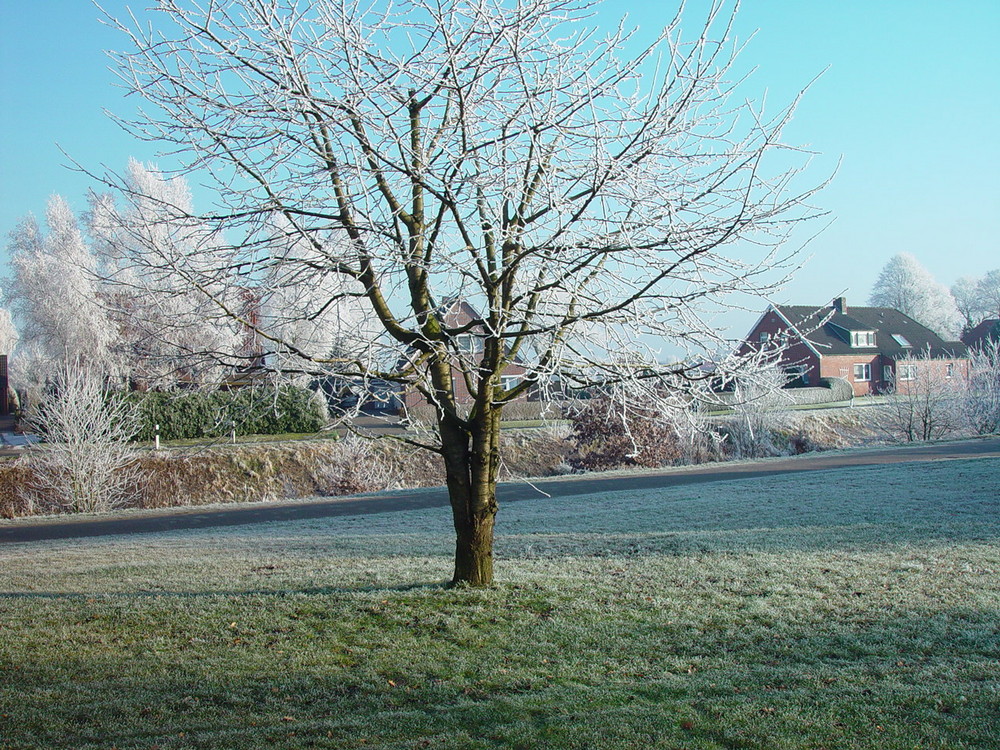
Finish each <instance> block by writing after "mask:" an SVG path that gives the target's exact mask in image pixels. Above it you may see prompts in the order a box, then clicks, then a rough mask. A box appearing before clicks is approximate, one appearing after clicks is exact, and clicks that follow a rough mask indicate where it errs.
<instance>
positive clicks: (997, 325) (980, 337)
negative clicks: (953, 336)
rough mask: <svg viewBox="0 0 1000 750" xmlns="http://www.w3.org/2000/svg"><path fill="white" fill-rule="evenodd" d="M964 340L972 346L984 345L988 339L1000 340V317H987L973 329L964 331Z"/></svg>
mask: <svg viewBox="0 0 1000 750" xmlns="http://www.w3.org/2000/svg"><path fill="white" fill-rule="evenodd" d="M962 341H964V342H965V344H966V345H967V346H968V347H970V348H972V347H976V346H982V345H983V344H984V343H986V342H987V341H1000V319H997V318H987V319H986V320H984V321H983V322H982V323H980V324H979V325H977V326H976V327H975V328H973V329H972V330H971V331H968V332H967V333H963V334H962Z"/></svg>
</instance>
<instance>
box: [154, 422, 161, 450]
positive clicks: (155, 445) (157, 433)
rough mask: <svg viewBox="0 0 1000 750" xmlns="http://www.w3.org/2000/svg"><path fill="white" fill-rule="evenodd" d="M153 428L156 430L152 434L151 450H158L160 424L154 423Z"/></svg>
mask: <svg viewBox="0 0 1000 750" xmlns="http://www.w3.org/2000/svg"><path fill="white" fill-rule="evenodd" d="M153 430H154V431H155V432H156V434H155V435H154V436H153V450H154V451H158V450H160V425H158V424H154V425H153Z"/></svg>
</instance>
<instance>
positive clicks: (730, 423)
mask: <svg viewBox="0 0 1000 750" xmlns="http://www.w3.org/2000/svg"><path fill="white" fill-rule="evenodd" d="M789 380H790V376H789V375H788V374H787V373H785V372H784V371H783V370H782V369H781V368H780V367H779V366H777V365H776V364H773V363H771V364H770V365H769V364H768V363H767V362H766V361H764V362H761V363H760V365H759V366H758V367H756V368H753V369H750V368H746V369H745V370H744V372H742V373H741V374H740V377H737V378H735V380H734V383H733V386H734V387H733V392H732V401H731V405H732V408H733V416H732V418H730V419H729V420H727V430H726V431H727V438H728V443H729V445H728V447H729V449H730V450H731V451H732V453H733V455H734V456H736V457H737V458H765V457H767V456H774V455H777V454H779V453H781V452H782V451H783V450H785V446H780V445H778V444H777V443H775V429H776V426H777V424H778V420H777V419H776V414H775V410H776V409H778V408H780V407H781V406H788V405H789V404H790V403H791V402H792V399H791V398H790V397H789V396H788V394H787V393H786V392H784V391H783V390H782V389H783V388H784V387H785V386H786V385H788V382H789Z"/></svg>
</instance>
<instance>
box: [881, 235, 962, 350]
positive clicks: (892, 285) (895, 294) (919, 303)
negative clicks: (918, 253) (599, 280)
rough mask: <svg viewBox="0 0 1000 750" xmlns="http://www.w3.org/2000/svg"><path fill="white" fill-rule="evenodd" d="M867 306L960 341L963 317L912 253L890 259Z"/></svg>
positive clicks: (898, 254)
mask: <svg viewBox="0 0 1000 750" xmlns="http://www.w3.org/2000/svg"><path fill="white" fill-rule="evenodd" d="M868 304H870V305H874V306H876V307H891V308H893V309H895V310H899V311H900V312H901V313H903V314H904V315H909V316H910V317H911V318H913V319H914V320H915V321H917V322H918V323H921V324H923V325H925V326H927V327H928V328H930V329H931V330H932V331H934V333H936V334H938V335H939V336H941V338H944V339H947V340H949V341H954V340H957V339H958V335H959V333H961V330H962V316H961V315H960V314H959V311H958V308H957V307H956V305H955V298H954V297H952V295H951V292H949V291H948V288H947V287H945V286H944V285H943V284H939V283H938V282H937V281H935V280H934V277H933V276H931V274H930V272H929V271H928V270H927V269H926V268H924V267H923V266H922V265H920V263H919V261H917V259H916V258H914V257H913V256H912V255H911V254H910V253H897V254H896V255H894V256H892V258H890V259H889V262H888V263H886V264H885V266H884V267H883V268H882V270H881V271H880V272H879V275H878V278H877V279H876V280H875V284H874V286H873V287H872V293H871V297H870V298H869V299H868Z"/></svg>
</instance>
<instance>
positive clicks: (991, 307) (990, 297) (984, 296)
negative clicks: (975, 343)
mask: <svg viewBox="0 0 1000 750" xmlns="http://www.w3.org/2000/svg"><path fill="white" fill-rule="evenodd" d="M976 295H977V298H978V301H979V306H980V311H981V314H982V317H983V319H985V318H1000V268H996V269H994V270H992V271H989V272H988V273H987V274H986V275H985V276H983V278H981V279H979V281H978V282H977V283H976Z"/></svg>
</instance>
